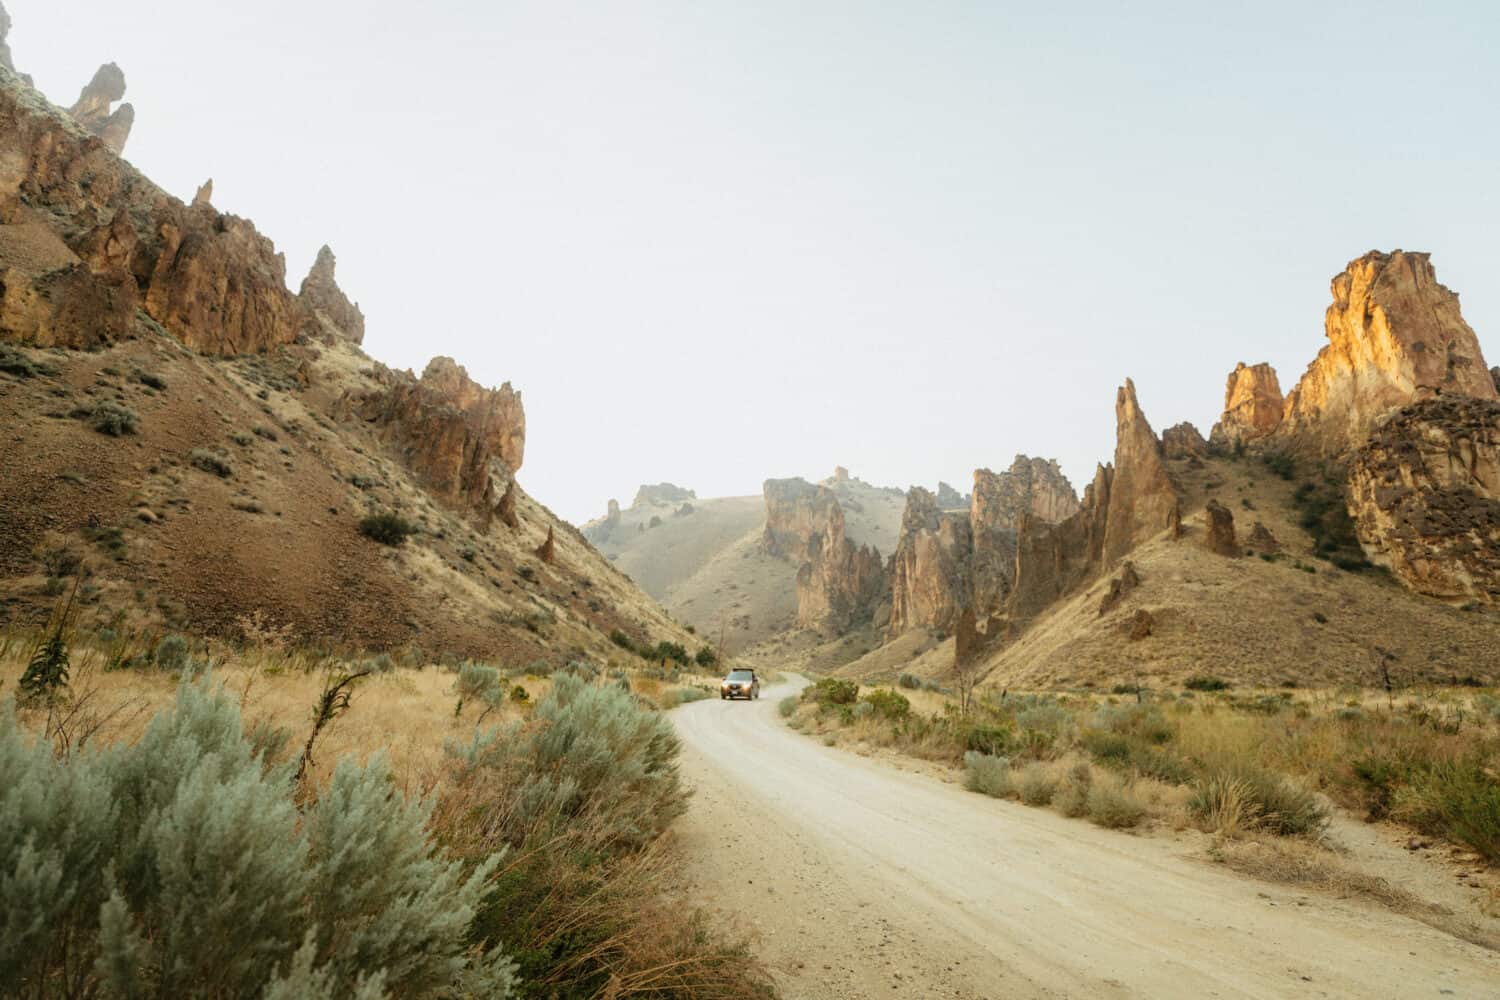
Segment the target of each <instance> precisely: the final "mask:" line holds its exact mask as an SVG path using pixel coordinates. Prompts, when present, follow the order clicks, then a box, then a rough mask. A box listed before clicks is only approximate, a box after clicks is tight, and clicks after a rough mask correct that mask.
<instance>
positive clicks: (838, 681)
mask: <svg viewBox="0 0 1500 1000" xmlns="http://www.w3.org/2000/svg"><path fill="white" fill-rule="evenodd" d="M802 700H803V701H811V702H816V703H817V704H819V705H853V704H854V703H855V702H856V701H858V700H859V685H858V684H857V683H855V682H854V681H846V680H844V679H843V678H840V677H820V678H819V679H818V680H817V682H816V683H814V684H810V685H808V686H807V687H805V688H803V689H802Z"/></svg>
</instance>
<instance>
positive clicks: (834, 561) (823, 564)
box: [797, 502, 887, 634]
mask: <svg viewBox="0 0 1500 1000" xmlns="http://www.w3.org/2000/svg"><path fill="white" fill-rule="evenodd" d="M820 509H821V510H822V511H823V512H824V513H825V515H826V516H827V518H828V520H827V523H826V524H825V525H824V526H823V528H822V530H821V531H818V532H816V533H815V534H813V536H812V537H811V539H810V541H809V543H808V546H807V547H808V549H809V552H808V557H807V561H806V562H804V563H803V564H802V565H801V566H800V567H799V568H798V570H797V624H798V625H799V626H801V627H803V628H815V629H820V630H822V631H823V632H825V633H829V634H837V633H839V632H843V631H845V630H847V629H848V628H850V627H851V626H853V625H856V624H858V623H860V622H862V621H868V620H869V619H870V618H871V617H872V616H873V614H874V611H875V607H876V605H877V604H879V603H880V602H881V601H882V600H883V599H884V598H885V596H886V592H887V582H886V575H885V567H884V565H883V564H882V562H881V559H880V553H879V552H877V551H876V550H875V549H874V548H872V547H870V546H868V545H864V546H856V545H855V544H854V543H853V542H852V541H850V540H849V538H848V537H847V536H846V535H845V534H844V510H843V508H842V507H840V506H839V505H838V504H837V503H836V502H835V503H832V504H824V505H821V507H820Z"/></svg>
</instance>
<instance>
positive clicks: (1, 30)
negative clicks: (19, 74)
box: [0, 4, 16, 73]
mask: <svg viewBox="0 0 1500 1000" xmlns="http://www.w3.org/2000/svg"><path fill="white" fill-rule="evenodd" d="M0 66H3V67H5V68H6V69H8V70H10V71H11V72H12V73H14V72H15V71H16V64H15V63H14V62H12V61H11V56H10V13H9V12H8V11H6V9H5V5H4V4H0Z"/></svg>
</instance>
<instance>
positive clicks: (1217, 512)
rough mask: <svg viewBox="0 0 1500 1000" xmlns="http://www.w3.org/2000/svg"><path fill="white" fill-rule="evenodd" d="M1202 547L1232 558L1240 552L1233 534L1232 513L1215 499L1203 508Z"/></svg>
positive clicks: (1238, 544)
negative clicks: (1203, 529) (1203, 528)
mask: <svg viewBox="0 0 1500 1000" xmlns="http://www.w3.org/2000/svg"><path fill="white" fill-rule="evenodd" d="M1203 523H1204V526H1205V528H1206V530H1205V531H1204V533H1203V547H1204V548H1206V549H1208V551H1210V552H1214V553H1217V554H1218V555H1221V556H1228V557H1230V558H1233V557H1235V556H1238V555H1239V554H1240V543H1239V541H1238V539H1236V538H1235V534H1234V514H1233V512H1232V511H1230V509H1229V508H1228V507H1225V506H1224V505H1223V504H1221V503H1219V501H1217V500H1210V501H1209V502H1208V506H1207V507H1205V508H1204V510H1203Z"/></svg>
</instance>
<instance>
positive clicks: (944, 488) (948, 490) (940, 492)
mask: <svg viewBox="0 0 1500 1000" xmlns="http://www.w3.org/2000/svg"><path fill="white" fill-rule="evenodd" d="M937 505H938V506H939V507H941V508H942V509H943V510H957V509H958V508H959V507H967V506H969V498H968V497H966V496H964V495H963V494H962V493H960V492H958V490H955V489H954V488H953V487H952V486H949V485H948V484H947V483H942V482H940V483H938V488H937Z"/></svg>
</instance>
